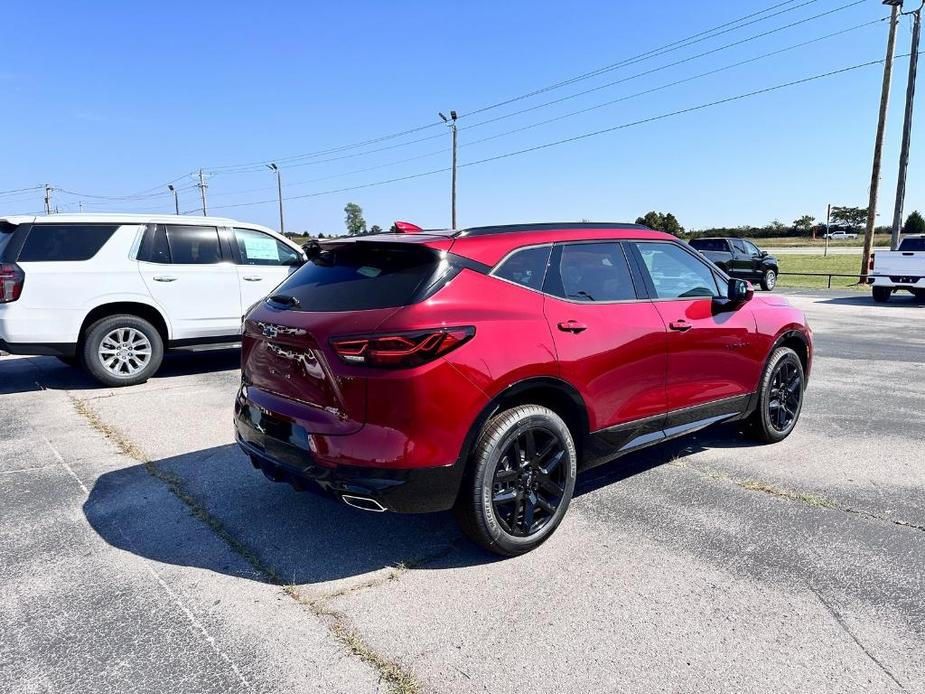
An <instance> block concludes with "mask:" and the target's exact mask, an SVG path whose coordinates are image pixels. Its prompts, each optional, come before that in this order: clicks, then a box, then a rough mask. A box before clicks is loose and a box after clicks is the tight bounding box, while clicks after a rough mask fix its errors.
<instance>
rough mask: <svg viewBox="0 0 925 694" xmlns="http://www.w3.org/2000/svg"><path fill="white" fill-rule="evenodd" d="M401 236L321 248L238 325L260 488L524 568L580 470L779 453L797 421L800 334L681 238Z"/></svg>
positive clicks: (586, 227) (587, 233)
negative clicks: (699, 434)
mask: <svg viewBox="0 0 925 694" xmlns="http://www.w3.org/2000/svg"><path fill="white" fill-rule="evenodd" d="M399 228H400V229H402V230H403V231H401V232H396V233H388V234H378V235H374V236H362V237H354V238H341V239H334V240H331V241H326V242H324V243H322V244H313V246H312V247H308V248H307V250H308V255H309V260H308V262H307V263H306V264H305V265H304V266H303V267H301V268H300V269H299V270H298V271H296V272H295V273H294V274H293V275H291V276H290V277H289V279H288V280H286V281H285V282H283V284H281V285H280V286H279V287H278V288H277V290H276V293H275V294H273V295H272V296H270V297H269V298H267V299H266V300H264V301H262V302H260V303H259V304H258V305H257V306H255V307H253V308H252V309H251V310H250V311H249V312H248V315H247V316H246V318H245V321H244V336H243V352H242V365H243V373H242V383H241V389H240V391H239V393H238V396H237V401H236V406H235V423H236V428H237V437H238V441H239V443H240V445H241V447H242V448H243V449H244V451H245V452H246V453H247V454H248V455H249V456H250V458H251V460H252V462H253V464H254V465H255V466H256V467H258V468H259V469H261V470H262V471H263V472H264V474H265V475H266V476H267V477H269V478H270V479H272V480H275V481H285V482H288V483H290V484H292V485H293V486H295V487H296V488H299V489H303V488H310V487H314V488H316V489H317V488H318V487H320V488H321V489H322V490H324V491H326V492H328V493H330V494H332V495H333V496H334V497H335V498H337V499H340V500H342V501H344V502H345V503H347V504H349V505H351V506H355V507H357V508H361V509H365V510H367V511H386V510H388V511H398V512H424V511H440V510H445V509H450V508H453V509H454V510H455V512H456V515H457V518H458V519H459V521H460V524H461V526H462V528H463V529H464V531H465V532H466V534H467V535H469V537H471V538H472V539H473V540H475V541H476V542H478V543H479V544H481V545H483V546H484V547H486V548H487V549H489V550H491V551H493V552H496V553H499V554H504V555H515V554H520V553H522V552H526V551H528V550H530V549H532V548H534V547H536V546H537V545H539V544H540V543H541V542H543V540H545V539H546V538H547V537H549V535H550V534H552V532H553V531H554V530H555V528H556V526H557V525H558V524H559V522H560V521H561V520H562V517H563V515H564V514H565V511H566V509H567V507H568V504H569V501H570V499H571V497H572V493H573V490H574V487H575V475H576V472H577V471H578V470H579V469H583V468H586V467H590V466H592V465H595V464H598V463H600V462H606V461H609V460H612V459H613V458H615V457H617V456H619V455H622V454H624V453H627V452H629V451H635V450H639V449H640V448H642V447H644V446H648V445H651V444H653V443H658V442H660V441H664V440H666V439H671V438H674V437H677V436H682V435H684V434H688V433H691V432H693V431H696V430H698V429H701V428H703V427H706V426H708V425H710V424H714V423H716V422H724V421H725V422H728V421H733V420H746V422H747V425H748V428H749V429H750V430H751V431H753V432H754V434H755V435H756V436H757V437H758V438H759V439H760V440H762V441H766V442H774V441H780V440H781V439H783V438H784V437H786V436H787V435H788V434H789V433H790V432H791V431H792V430H793V427H794V425H795V424H796V421H797V418H798V417H799V416H800V409H801V405H802V400H803V391H804V387H805V385H806V379H807V376H808V374H809V370H810V364H811V361H812V334H811V331H810V329H809V326H808V325H807V323H806V320H805V319H804V317H803V315H802V313H801V312H800V311H798V310H797V309H795V308H793V307H792V306H790V304H789V303H788V302H787V301H786V300H785V299H782V298H781V297H778V296H773V295H772V296H762V297H760V298H759V297H753V291H752V288H751V285H750V284H749V283H748V282H746V281H744V280H740V279H731V278H729V277H727V276H726V275H725V274H724V273H723V272H722V271H720V270H719V269H718V268H717V267H716V266H714V265H712V264H710V262H709V261H707V260H706V259H704V258H703V256H701V255H700V254H698V253H697V252H696V251H695V250H693V249H691V248H690V247H689V246H687V245H686V244H684V243H682V242H679V241H678V240H677V239H675V238H674V237H672V236H669V235H667V234H663V233H660V232H656V231H652V230H650V229H648V228H645V227H642V226H637V225H633V224H528V225H514V226H494V227H480V228H474V229H466V230H463V231H456V230H447V231H422V230H419V229H418V228H417V227H413V226H412V225H408V224H400V225H399ZM601 444H604V446H605V447H606V450H608V451H609V454H608V455H604V456H600V455H599V454H598V455H592V454H591V451H592V449H593V450H594V451H595V452H599V451H600V450H601V448H602V446H601Z"/></svg>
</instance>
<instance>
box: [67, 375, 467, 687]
mask: <svg viewBox="0 0 925 694" xmlns="http://www.w3.org/2000/svg"><path fill="white" fill-rule="evenodd" d="M67 396H68V398H69V399H70V401H71V403H72V404H73V406H74V409H75V410H76V411H77V413H78V414H79V415H81V416H82V417H83V418H84V419H86V420H87V422H89V424H90V425H91V426H92V427H93V428H94V429H96V430H97V431H99V432H100V433H101V434H103V435H104V436H105V437H106V438H108V439H109V440H110V441H112V442H113V443H114V444H115V445H116V446H117V447H118V448H119V450H120V452H122V453H123V454H124V455H126V456H128V457H130V458H132V459H133V460H136V461H138V462H139V463H141V464H142V465H143V466H144V468H145V470H146V471H147V472H148V474H150V475H151V476H152V477H154V478H155V479H158V480H160V481H161V482H163V483H164V484H165V485H166V486H167V488H168V490H169V491H170V492H171V493H172V494H173V495H174V496H175V497H176V498H177V499H179V500H180V501H181V502H182V503H183V504H184V505H185V506H186V507H187V509H188V510H189V512H190V514H191V515H192V516H193V517H194V518H196V519H198V520H200V521H202V522H203V523H204V524H205V525H206V526H208V527H209V529H210V530H212V532H213V533H215V534H216V535H217V536H218V537H219V538H220V539H221V540H222V541H223V542H224V543H225V544H226V545H227V546H228V547H229V548H230V549H231V550H232V551H233V552H234V553H235V554H237V555H238V556H240V557H241V558H242V559H244V560H245V561H246V562H247V563H248V564H250V566H251V568H252V569H253V570H254V572H255V574H256V575H257V576H259V577H260V578H261V579H262V580H263V581H264V582H265V583H268V584H270V585H275V586H278V587H279V588H280V589H281V590H282V591H283V592H284V593H285V594H286V595H288V596H289V597H290V598H292V599H293V600H294V601H295V602H297V603H298V604H299V605H302V606H303V607H305V608H306V609H308V610H309V611H310V612H311V613H312V614H313V615H314V616H315V617H317V618H319V619H321V620H322V622H323V623H324V624H325V625H326V626H327V627H328V629H329V631H330V632H331V634H332V635H333V636H334V637H335V639H337V641H339V642H340V643H341V645H343V646H344V647H345V648H346V649H347V650H348V651H349V652H350V653H352V654H353V655H355V656H356V657H358V658H359V659H360V660H362V661H363V662H364V663H366V664H367V665H370V666H371V667H373V668H374V669H375V670H376V671H377V672H378V673H379V678H380V681H384V682H385V683H386V684H387V685H388V686H389V690H390V691H391V692H392V693H393V694H417V692H419V691H420V688H419V686H418V684H417V680H416V678H415V676H414V673H412V672H411V671H409V670H406V669H405V668H403V667H402V666H401V665H400V664H399V663H397V662H396V661H393V660H390V659H388V658H387V657H386V656H384V655H382V654H380V653H378V652H377V651H376V650H375V649H374V648H373V647H372V646H370V645H369V644H367V643H366V642H365V641H364V640H363V638H362V637H361V636H360V635H359V634H358V633H357V631H356V630H355V629H353V628H352V627H351V626H350V624H349V620H348V618H347V617H346V615H344V614H343V613H342V612H339V611H337V610H334V609H332V608H331V607H329V606H328V605H327V604H326V603H327V601H328V600H329V599H330V597H331V596H322V597H321V598H313V597H311V596H309V595H306V594H304V593H303V592H301V591H299V589H298V587H297V586H296V585H293V584H291V583H286V582H284V581H283V580H282V578H281V577H280V575H279V572H278V571H277V570H276V569H275V568H274V567H273V566H271V565H270V564H267V563H266V562H264V561H263V560H262V559H261V558H260V557H259V556H258V555H257V553H256V552H254V551H253V550H252V549H251V548H249V547H248V546H247V545H245V544H244V543H243V542H241V541H240V540H239V539H238V538H237V537H235V536H234V535H233V534H232V533H231V531H229V530H228V529H227V528H226V527H225V525H224V524H223V523H222V522H221V521H220V520H219V519H218V518H217V517H215V516H214V515H212V514H211V513H209V511H208V510H206V509H205V507H204V506H203V505H202V504H201V503H200V502H199V500H198V499H197V498H196V497H195V496H193V495H192V494H191V493H190V492H188V491H187V490H186V488H185V487H184V485H183V480H182V479H181V478H180V477H179V476H177V475H175V474H174V473H172V472H169V471H167V470H163V469H161V468H160V467H159V466H158V465H157V464H156V463H155V462H153V461H152V460H150V459H149V458H148V457H147V456H146V455H145V453H144V452H143V451H142V450H141V448H139V447H138V445H137V444H135V443H134V442H133V441H131V439H129V438H128V437H127V436H125V435H124V434H123V433H121V432H120V431H118V430H117V429H115V428H114V427H112V426H110V425H109V424H107V423H106V422H105V421H104V420H103V419H102V417H100V415H99V413H97V412H96V411H95V410H94V409H93V408H92V407H90V406H89V405H88V404H87V403H86V402H84V401H83V400H81V399H80V398H77V397H75V396H74V395H73V394H71V393H69V392H68V393H67ZM451 549H452V547H450V548H447V549H446V550H445V551H446V552H449V551H451ZM438 558H439V557H438ZM426 560H428V561H432V560H433V559H432V558H429V557H428V558H426ZM403 567H404V568H403ZM408 568H411V566H409V565H408V563H406V562H403V563H401V564H399V565H398V566H397V567H395V569H396V573H395V574H394V576H390V577H388V578H386V579H385V581H386V582H387V581H388V580H394V579H396V578H398V577H399V576H400V575H401V574H402V573H404V571H407V570H408ZM375 584H376V583H375V582H370V585H368V586H366V587H374V585H375ZM362 587H363V586H358V588H362ZM347 592H350V591H344V594H346V593H347ZM335 595H336V594H335Z"/></svg>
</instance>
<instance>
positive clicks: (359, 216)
mask: <svg viewBox="0 0 925 694" xmlns="http://www.w3.org/2000/svg"><path fill="white" fill-rule="evenodd" d="M344 214H345V217H344V224H346V225H347V233H348V234H350V235H351V236H358V235H359V234H365V233H366V220H365V219H363V208H362V207H360V206H359V205H357V204H356V203H355V202H348V203H347V205H346V206H345V207H344Z"/></svg>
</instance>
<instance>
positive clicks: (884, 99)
mask: <svg viewBox="0 0 925 694" xmlns="http://www.w3.org/2000/svg"><path fill="white" fill-rule="evenodd" d="M883 4H884V5H889V6H890V33H889V36H888V37H887V41H886V58H885V59H884V61H883V84H882V85H881V87H880V115H879V117H878V119H877V135H876V138H875V139H874V163H873V166H871V171H870V197H869V198H868V201H867V226H865V227H864V251H863V252H862V253H861V271H860V273H859V277H860V283H863V282H864V281H865V280H866V279H867V265H868V263H869V262H870V248H871V246H872V245H873V241H874V224H875V222H876V219H877V194H878V193H879V190H880V158H881V155H882V154H883V133H884V130H885V129H886V111H887V106H888V105H889V102H890V82H891V81H892V78H893V49H894V48H895V46H896V25H897V23H898V20H899V11H900V9H901V8H902V4H903V3H902V0H884V2H883Z"/></svg>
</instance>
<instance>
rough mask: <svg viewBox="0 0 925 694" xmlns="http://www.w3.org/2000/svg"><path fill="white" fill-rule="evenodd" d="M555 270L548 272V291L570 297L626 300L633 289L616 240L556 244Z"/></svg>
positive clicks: (624, 258)
mask: <svg viewBox="0 0 925 694" xmlns="http://www.w3.org/2000/svg"><path fill="white" fill-rule="evenodd" d="M556 256H558V263H557V262H556V260H555V259H554V260H553V264H554V265H556V264H557V265H558V267H556V268H554V269H555V270H557V272H550V277H549V282H547V289H548V292H549V293H550V294H553V295H555V296H559V297H562V298H563V299H569V300H571V301H587V302H592V301H630V300H633V299H635V298H636V289H635V287H634V286H633V278H632V276H631V275H630V271H629V265H628V264H627V262H626V256H625V255H624V254H623V248H622V246H621V245H620V244H619V243H614V242H605V243H570V244H562V245H561V246H557V247H556ZM554 257H555V256H554Z"/></svg>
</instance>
